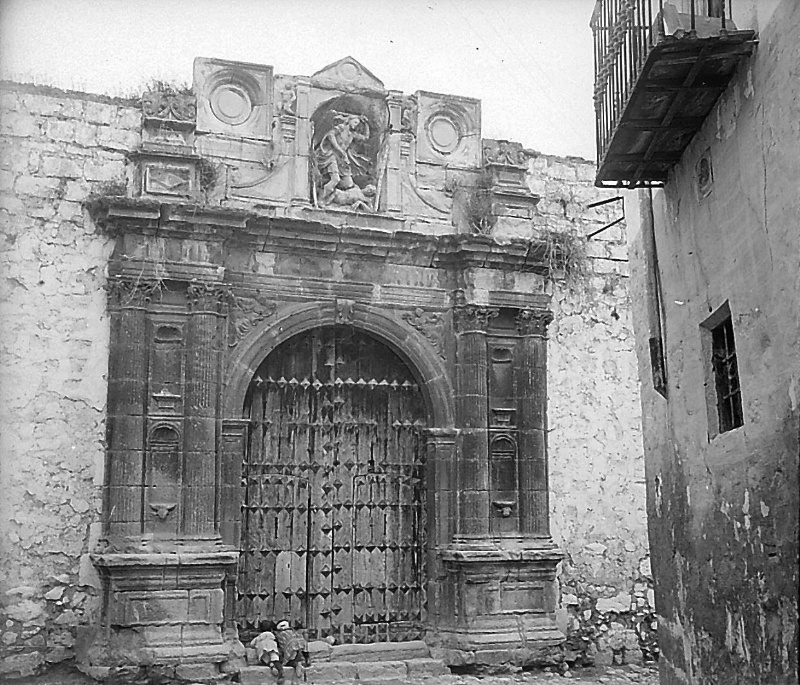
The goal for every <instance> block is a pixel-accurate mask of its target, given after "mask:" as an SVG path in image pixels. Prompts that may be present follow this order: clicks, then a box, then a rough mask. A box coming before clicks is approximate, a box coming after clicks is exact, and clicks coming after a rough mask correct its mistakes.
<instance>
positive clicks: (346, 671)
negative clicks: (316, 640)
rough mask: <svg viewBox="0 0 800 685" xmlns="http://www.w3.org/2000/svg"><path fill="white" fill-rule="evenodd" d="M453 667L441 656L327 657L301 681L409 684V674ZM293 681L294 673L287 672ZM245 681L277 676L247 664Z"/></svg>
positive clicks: (263, 682) (263, 683) (265, 682)
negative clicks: (395, 658) (401, 658)
mask: <svg viewBox="0 0 800 685" xmlns="http://www.w3.org/2000/svg"><path fill="white" fill-rule="evenodd" d="M449 674H450V669H448V668H447V666H445V665H444V663H443V662H442V661H440V660H439V659H431V658H424V659H408V660H405V661H365V660H359V661H339V660H337V661H326V662H322V663H316V664H315V663H312V664H311V666H309V667H308V668H307V669H306V672H305V678H304V679H303V680H302V681H299V682H301V683H306V684H307V683H311V684H312V685H327V684H328V683H352V682H358V683H364V684H365V685H366V684H371V685H405V683H406V682H407V680H408V678H431V677H436V676H442V675H449ZM285 676H286V682H287V684H290V683H291V673H290V672H286V673H285ZM239 682H240V683H241V684H242V685H274V683H275V682H276V678H275V676H274V674H273V673H272V671H270V669H269V667H268V666H246V667H245V668H243V669H242V670H241V671H240V673H239Z"/></svg>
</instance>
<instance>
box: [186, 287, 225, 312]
mask: <svg viewBox="0 0 800 685" xmlns="http://www.w3.org/2000/svg"><path fill="white" fill-rule="evenodd" d="M186 299H187V300H188V301H189V309H190V311H191V312H192V313H200V312H203V313H208V314H220V313H221V312H222V309H223V307H224V306H226V305H227V304H228V303H230V302H232V301H233V291H232V290H231V288H230V287H229V286H227V285H225V284H223V283H207V282H205V281H203V282H192V283H190V284H189V286H188V287H187V288H186Z"/></svg>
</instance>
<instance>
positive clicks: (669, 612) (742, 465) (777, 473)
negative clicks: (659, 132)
mask: <svg viewBox="0 0 800 685" xmlns="http://www.w3.org/2000/svg"><path fill="white" fill-rule="evenodd" d="M760 28H761V31H760V35H759V45H758V47H757V49H756V52H755V53H754V54H753V56H752V58H750V59H749V60H747V61H745V62H743V63H742V64H741V65H740V67H739V71H738V73H737V74H736V76H735V77H734V79H733V81H732V82H731V84H730V86H729V88H728V89H727V91H726V92H725V93H724V94H723V95H722V97H721V98H720V100H719V101H718V103H717V105H716V107H715V109H714V110H712V112H711V114H710V116H709V117H708V119H707V121H706V122H705V124H704V127H703V128H702V129H701V131H700V132H699V133H698V135H697V136H696V137H695V139H694V140H693V142H692V143H691V145H690V146H689V147H688V148H687V150H686V151H685V153H684V156H683V159H682V161H681V162H680V164H679V165H677V166H676V167H675V169H674V170H673V173H672V175H671V177H670V180H669V182H668V183H667V185H666V187H665V188H664V189H663V190H662V191H657V192H655V193H654V194H653V200H652V207H653V212H652V221H653V224H654V235H655V244H656V251H657V264H658V268H659V270H660V280H661V284H662V285H661V287H662V300H663V307H664V316H663V323H662V328H663V333H664V346H665V355H666V368H667V398H668V399H665V398H663V397H662V396H661V395H659V394H658V393H656V392H655V391H654V389H653V383H652V376H651V370H650V355H649V349H648V345H649V338H650V337H651V336H654V335H656V331H655V330H654V329H653V327H652V324H651V322H652V321H653V302H652V301H651V300H648V298H646V297H641V298H637V299H636V300H635V301H634V303H633V305H634V306H633V315H634V322H635V329H636V350H637V355H638V358H639V373H640V376H641V378H642V409H643V424H644V444H645V453H646V473H647V502H648V518H649V529H650V546H651V550H652V559H653V572H654V575H655V578H656V606H657V609H658V614H659V642H660V647H661V652H662V659H661V672H662V683H667V684H672V683H706V682H725V683H742V684H744V683H756V682H758V683H796V682H797V593H798V589H797V588H798V486H797V483H798V480H797V477H798V474H797V464H798V453H799V450H800V447H799V446H798V434H799V432H800V402H799V401H798V387H799V386H800V317H799V316H798V312H799V311H800V302H798V299H800V249H799V248H798V238H797V216H798V212H800V199H799V198H800V195H798V192H797V191H798V187H797V178H798V173H799V172H800V155H799V154H798V150H800V90H799V89H798V83H800V68H799V67H798V65H800V6H798V5H797V3H795V2H793V1H792V0H785V1H784V2H782V3H779V4H778V5H777V6H776V7H775V8H774V12H773V13H772V15H771V20H770V21H769V23H766V24H764V23H762V25H761V27H760ZM704 154H705V155H707V156H710V159H711V165H712V170H713V185H712V186H711V190H710V193H708V194H707V195H705V194H704V193H702V192H699V186H698V183H697V176H696V166H697V163H698V161H699V159H700V157H701V156H702V155H704ZM645 193H647V191H642V195H640V196H638V197H637V198H631V201H630V203H629V206H628V216H629V218H633V217H639V216H640V215H641V222H639V221H636V222H634V221H631V222H630V223H629V226H630V228H631V230H630V233H629V239H630V254H631V260H632V273H633V285H632V288H633V289H634V290H635V291H636V292H641V293H643V294H644V293H645V292H647V288H648V273H647V268H648V262H649V263H650V264H652V263H653V254H652V252H651V253H650V254H648V253H647V251H646V249H645V247H646V244H647V241H646V240H645V237H646V232H647V230H648V226H647V224H648V221H649V220H650V218H649V211H648V196H647V195H646V194H645ZM725 302H728V304H729V307H730V313H731V319H732V323H733V329H734V336H735V343H736V351H737V358H738V367H739V378H740V382H741V392H742V404H743V414H744V424H743V425H742V426H741V427H739V428H736V429H733V430H730V431H727V432H724V433H721V434H719V435H715V434H716V432H717V428H716V426H715V425H714V423H715V421H716V415H715V412H716V406H715V404H713V400H712V404H711V407H710V411H709V407H708V406H707V405H708V402H709V401H708V400H707V392H706V387H704V379H706V378H707V377H708V371H709V368H710V360H709V359H708V358H707V356H708V355H707V352H704V350H703V345H702V329H701V324H702V323H703V322H704V321H705V320H706V319H707V318H708V317H709V316H710V315H711V314H712V312H715V311H717V310H718V309H719V308H720V307H722V306H723V304H724V303H725ZM712 383H713V381H712ZM712 397H713V393H712Z"/></svg>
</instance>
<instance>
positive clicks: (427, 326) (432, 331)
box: [403, 307, 445, 359]
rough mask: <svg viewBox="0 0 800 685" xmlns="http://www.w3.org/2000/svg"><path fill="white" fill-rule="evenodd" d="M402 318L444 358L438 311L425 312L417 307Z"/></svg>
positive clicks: (440, 317)
mask: <svg viewBox="0 0 800 685" xmlns="http://www.w3.org/2000/svg"><path fill="white" fill-rule="evenodd" d="M403 319H404V320H405V321H407V322H408V323H409V324H410V325H411V326H413V327H414V328H415V329H417V330H418V331H419V332H420V333H422V335H424V336H425V338H426V339H427V340H428V342H429V343H430V344H431V347H433V349H434V350H436V353H437V354H438V355H439V356H440V357H441V358H442V359H444V358H445V357H444V349H443V347H442V324H443V320H444V319H443V317H442V315H441V314H439V313H438V312H426V311H424V310H423V309H420V308H419V307H417V308H416V309H415V310H414V311H413V312H406V313H404V314H403Z"/></svg>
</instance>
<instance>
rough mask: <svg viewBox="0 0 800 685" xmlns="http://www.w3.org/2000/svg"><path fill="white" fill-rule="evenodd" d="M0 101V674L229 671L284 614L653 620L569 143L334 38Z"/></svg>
mask: <svg viewBox="0 0 800 685" xmlns="http://www.w3.org/2000/svg"><path fill="white" fill-rule="evenodd" d="M2 103H3V112H2V120H0V121H1V123H2V135H3V136H4V139H3V140H4V144H5V146H6V150H7V152H8V154H4V157H3V158H4V162H3V163H4V168H3V170H2V173H3V177H2V182H3V185H2V192H3V195H2V200H3V211H4V213H5V215H6V218H7V219H8V226H9V230H8V231H6V233H5V236H4V238H5V244H4V253H5V255H6V256H5V265H6V266H7V274H8V275H7V279H6V282H5V287H6V291H5V293H4V297H3V306H4V308H5V311H6V313H7V315H8V316H7V317H5V318H7V320H9V321H12V322H13V323H12V324H11V325H10V327H9V329H8V330H7V334H6V335H5V336H4V341H3V345H4V350H3V351H4V355H5V356H6V357H7V359H8V360H9V364H8V365H7V366H6V367H5V369H4V375H5V378H4V383H3V393H4V395H3V401H4V406H5V407H6V408H7V410H6V412H5V415H6V417H7V418H6V419H5V422H6V423H7V426H8V430H5V429H4V441H5V442H4V448H3V449H4V454H5V455H7V456H6V458H5V460H4V464H3V479H4V482H7V483H8V484H9V486H10V487H9V490H8V492H9V497H8V498H6V499H5V500H4V502H3V504H2V505H0V506H2V507H3V512H4V518H6V519H7V520H9V521H10V522H11V525H10V527H9V530H8V531H7V532H6V533H4V537H3V545H4V549H5V550H7V554H5V553H4V562H3V564H4V570H5V572H6V573H5V579H4V581H3V582H4V583H5V586H4V587H3V592H4V611H5V618H6V624H5V625H6V630H5V632H4V634H3V643H4V645H5V647H4V649H5V657H4V661H3V672H4V673H9V674H14V673H29V672H32V671H34V670H37V669H39V668H42V667H44V665H46V663H56V662H59V661H62V660H64V659H71V658H78V659H79V661H80V662H81V664H82V666H83V667H84V668H88V669H90V670H91V672H92V673H94V674H96V675H103V674H107V673H109V672H110V671H108V669H110V668H114V667H118V666H130V665H146V664H152V663H159V664H172V665H176V666H182V665H187V664H188V665H191V664H200V663H206V664H211V665H212V666H213V665H217V666H214V667H222V665H225V664H227V665H226V666H225V668H228V669H229V670H230V669H231V668H235V662H236V659H237V658H239V657H240V656H241V645H240V642H239V640H240V638H241V637H244V636H246V635H247V634H249V633H250V632H252V631H253V630H254V629H255V627H256V626H257V624H258V621H259V620H261V619H282V618H286V619H289V620H293V621H297V622H299V623H300V624H302V625H303V627H304V630H305V631H306V633H307V636H308V637H309V639H323V638H328V639H331V640H333V641H335V642H336V643H339V644H348V643H375V642H403V641H410V640H418V639H424V640H425V641H426V643H427V644H428V646H429V647H430V648H431V649H432V650H434V651H435V653H436V654H437V655H438V656H440V657H441V658H442V659H443V660H444V661H445V662H447V663H448V664H451V665H466V664H496V663H499V662H502V663H508V662H510V663H514V664H518V665H523V664H531V663H548V662H554V661H559V660H562V659H564V658H565V647H564V645H565V644H566V645H567V651H566V657H567V658H569V659H570V660H573V661H574V660H577V659H593V658H601V659H602V658H605V659H607V660H609V661H610V660H611V659H612V658H617V659H618V660H621V659H628V660H637V659H640V658H642V653H643V650H644V651H645V652H646V651H647V650H649V649H650V648H651V647H652V640H651V634H652V627H651V622H652V616H651V609H652V607H651V604H652V602H651V601H650V599H649V595H650V594H651V591H650V587H649V584H648V583H649V570H648V569H649V559H648V557H647V549H646V536H645V530H644V516H643V511H642V501H641V500H642V497H641V495H642V491H643V474H642V460H641V437H640V432H639V416H638V407H637V401H636V399H637V398H636V389H635V381H634V379H635V368H634V362H633V359H634V358H633V351H632V339H631V334H630V326H629V302H628V291H627V259H626V256H625V245H624V235H623V233H622V232H621V224H620V222H619V221H617V219H618V218H619V215H620V212H621V209H620V204H619V202H618V200H617V199H615V198H616V196H615V194H614V193H613V192H608V191H600V190H597V189H594V188H592V187H591V178H592V176H593V173H594V168H593V165H591V164H589V163H587V162H585V161H583V160H574V159H566V160H564V159H556V158H550V157H547V156H545V155H540V154H538V153H535V152H533V151H530V150H526V149H524V148H523V146H522V145H521V144H519V143H514V142H510V141H505V140H489V139H483V138H482V137H481V128H480V122H481V113H480V102H479V101H477V100H474V99H470V98H465V97H457V96H452V95H442V94H436V93H429V92H424V91H418V92H417V93H415V94H413V95H404V94H403V93H400V92H396V91H392V90H387V89H386V88H385V87H384V85H383V83H382V82H381V81H380V80H379V79H378V78H377V77H375V76H374V75H373V74H372V73H370V72H369V71H368V70H367V69H366V68H365V67H363V66H362V65H361V64H359V63H358V62H357V61H356V60H354V59H352V58H345V59H342V60H340V61H338V62H335V63H334V64H331V65H329V66H328V67H326V68H324V69H322V70H321V71H319V72H317V73H316V74H314V75H313V76H311V77H294V76H292V77H290V76H283V75H279V74H274V73H273V69H272V67H269V66H265V65H257V64H243V63H233V62H228V61H224V60H217V59H205V58H198V59H197V60H196V62H195V70H194V82H193V88H192V90H186V91H183V90H179V89H172V88H169V87H163V88H160V89H157V90H154V91H151V92H148V93H145V95H144V97H143V98H142V100H141V102H138V101H137V102H127V101H119V100H113V99H110V98H104V97H102V96H88V95H85V94H77V93H64V92H61V91H55V90H53V89H47V88H40V87H34V86H21V85H19V84H6V85H5V86H4V89H3V94H2ZM605 200H608V202H605ZM598 231H600V233H598V235H597V237H596V238H595V239H593V240H592V241H591V242H587V241H586V236H587V235H589V234H591V233H596V232H598ZM554 315H555V316H556V317H557V318H556V320H555V321H554ZM548 330H550V331H551V338H552V339H551V340H550V341H549V342H548ZM553 365H554V366H555V368H556V369H557V370H558V371H557V373H554V372H553V370H552V367H553ZM548 400H550V401H549V402H548ZM594 471H597V472H598V473H599V472H602V479H601V483H602V484H601V485H597V483H596V482H595V481H594V480H593V479H592V478H589V477H588V476H587V473H588V474H592V473H594ZM589 490H591V491H592V492H595V493H597V494H598V495H600V499H603V498H605V499H606V501H605V502H603V503H597V502H593V501H592V499H591V498H587V497H586V496H585V495H586V492H587V491H589ZM551 492H553V493H555V494H556V495H555V497H551ZM562 560H564V564H563V567H562V568H563V570H562V572H561V576H560V577H561V581H560V582H561V586H562V587H560V584H559V580H558V578H557V574H558V569H559V564H560V563H561V562H562ZM565 640H566V643H565ZM598 655H599V656H598ZM192 673H193V674H195V675H196V672H192ZM209 673H210V671H209Z"/></svg>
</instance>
